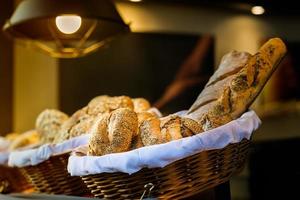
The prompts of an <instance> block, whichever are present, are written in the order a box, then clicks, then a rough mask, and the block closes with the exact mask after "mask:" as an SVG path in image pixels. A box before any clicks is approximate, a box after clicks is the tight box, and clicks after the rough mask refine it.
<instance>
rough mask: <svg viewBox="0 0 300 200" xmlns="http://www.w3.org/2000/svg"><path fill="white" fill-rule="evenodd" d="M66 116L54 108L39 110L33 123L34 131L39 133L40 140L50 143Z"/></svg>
mask: <svg viewBox="0 0 300 200" xmlns="http://www.w3.org/2000/svg"><path fill="white" fill-rule="evenodd" d="M68 118H69V117H68V115H66V114H65V113H63V112H61V111H59V110H55V109H46V110H44V111H43V112H41V113H40V114H39V116H38V117H37V119H36V124H35V127H36V131H37V132H39V133H40V134H41V142H42V143H52V142H53V141H54V138H55V136H56V135H57V134H58V132H59V131H60V128H61V126H62V124H63V123H64V122H65V121H66V120H67V119H68Z"/></svg>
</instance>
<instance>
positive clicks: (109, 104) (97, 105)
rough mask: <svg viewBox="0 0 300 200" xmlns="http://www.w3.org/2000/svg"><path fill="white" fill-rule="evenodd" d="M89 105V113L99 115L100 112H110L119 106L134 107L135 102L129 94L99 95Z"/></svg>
mask: <svg viewBox="0 0 300 200" xmlns="http://www.w3.org/2000/svg"><path fill="white" fill-rule="evenodd" d="M87 107H88V114H89V115H93V116H97V115H98V114H103V113H110V112H112V111H114V110H116V109H118V108H129V109H132V110H133V108H134V105H133V102H132V100H131V98H130V97H127V96H117V97H110V96H106V95H103V96H99V97H96V98H94V99H92V100H91V101H90V102H89V104H88V105H87Z"/></svg>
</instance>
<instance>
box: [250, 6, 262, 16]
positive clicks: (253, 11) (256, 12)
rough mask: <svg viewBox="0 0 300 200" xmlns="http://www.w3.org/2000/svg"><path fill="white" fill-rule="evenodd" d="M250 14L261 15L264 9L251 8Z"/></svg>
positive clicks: (259, 7)
mask: <svg viewBox="0 0 300 200" xmlns="http://www.w3.org/2000/svg"><path fill="white" fill-rule="evenodd" d="M251 12H252V14H253V15H262V14H264V12H265V9H264V7H262V6H253V7H252V9H251Z"/></svg>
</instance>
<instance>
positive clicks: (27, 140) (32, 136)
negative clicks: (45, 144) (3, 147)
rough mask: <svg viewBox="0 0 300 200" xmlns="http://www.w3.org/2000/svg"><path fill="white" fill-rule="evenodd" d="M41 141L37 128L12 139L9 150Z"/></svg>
mask: <svg viewBox="0 0 300 200" xmlns="http://www.w3.org/2000/svg"><path fill="white" fill-rule="evenodd" d="M39 143H40V134H39V133H38V132H37V131H36V130H30V131H26V132H24V133H22V134H19V135H18V136H17V137H16V138H15V139H14V140H12V142H11V144H10V146H9V150H10V151H13V150H17V149H20V148H25V147H28V146H31V145H36V144H39Z"/></svg>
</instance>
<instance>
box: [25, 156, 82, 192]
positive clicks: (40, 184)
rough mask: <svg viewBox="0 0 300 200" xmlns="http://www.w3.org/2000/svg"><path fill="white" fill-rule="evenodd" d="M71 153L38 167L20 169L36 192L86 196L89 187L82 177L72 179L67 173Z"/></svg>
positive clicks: (51, 159) (53, 157)
mask: <svg viewBox="0 0 300 200" xmlns="http://www.w3.org/2000/svg"><path fill="white" fill-rule="evenodd" d="M68 158H69V153H64V154H60V155H56V156H52V157H50V158H49V159H48V160H46V161H44V162H42V163H40V164H38V165H36V166H28V167H23V168H20V170H21V172H22V173H23V174H24V176H25V177H26V178H27V180H28V181H30V182H31V183H32V185H33V186H34V188H35V190H36V191H37V192H40V193H46V194H65V195H85V194H87V193H88V190H87V187H86V186H85V184H84V183H83V181H82V180H81V178H80V177H72V176H70V174H69V173H68V171H67V163H68Z"/></svg>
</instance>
